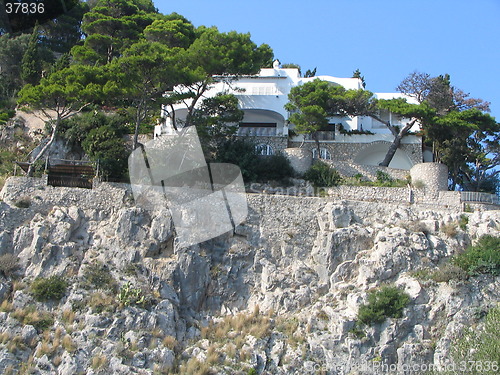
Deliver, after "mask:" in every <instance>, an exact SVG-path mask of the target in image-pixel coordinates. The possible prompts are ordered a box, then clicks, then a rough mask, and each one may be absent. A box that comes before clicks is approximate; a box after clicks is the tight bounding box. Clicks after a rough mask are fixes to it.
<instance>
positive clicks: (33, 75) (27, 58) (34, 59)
mask: <svg viewBox="0 0 500 375" xmlns="http://www.w3.org/2000/svg"><path fill="white" fill-rule="evenodd" d="M41 72H42V67H41V64H40V56H39V51H38V25H36V26H35V27H34V28H33V33H32V34H31V38H30V41H29V43H28V48H27V49H26V51H25V52H24V55H23V59H22V62H21V79H22V80H23V82H24V83H25V84H26V83H31V84H32V85H37V84H38V83H39V82H40V78H41Z"/></svg>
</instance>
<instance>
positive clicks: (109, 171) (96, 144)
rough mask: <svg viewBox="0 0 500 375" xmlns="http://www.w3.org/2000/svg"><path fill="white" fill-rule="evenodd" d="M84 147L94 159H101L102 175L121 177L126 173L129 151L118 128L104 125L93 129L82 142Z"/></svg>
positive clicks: (100, 168)
mask: <svg viewBox="0 0 500 375" xmlns="http://www.w3.org/2000/svg"><path fill="white" fill-rule="evenodd" d="M82 148H83V150H84V151H85V153H86V154H87V155H89V156H90V158H91V159H92V160H95V161H97V160H98V161H99V170H100V173H101V174H102V176H104V177H113V178H121V177H123V176H125V175H126V173H127V168H128V152H127V150H126V148H125V142H124V141H123V139H122V138H121V137H120V135H119V133H118V132H117V130H116V129H114V128H112V127H111V126H109V125H104V126H101V127H99V128H97V129H93V130H91V131H90V132H89V134H88V135H87V137H86V138H85V140H84V141H83V142H82Z"/></svg>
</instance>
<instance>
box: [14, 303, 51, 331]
mask: <svg viewBox="0 0 500 375" xmlns="http://www.w3.org/2000/svg"><path fill="white" fill-rule="evenodd" d="M12 317H13V318H14V319H17V320H19V321H20V322H21V324H24V325H32V326H34V327H35V328H36V329H37V330H38V331H44V330H46V329H47V328H49V327H51V326H52V325H53V324H54V319H53V318H52V315H51V314H49V313H48V312H45V311H38V310H36V309H35V307H34V306H28V307H27V308H24V309H16V310H15V311H14V312H13V313H12Z"/></svg>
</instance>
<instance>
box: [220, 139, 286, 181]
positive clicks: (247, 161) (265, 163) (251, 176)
mask: <svg viewBox="0 0 500 375" xmlns="http://www.w3.org/2000/svg"><path fill="white" fill-rule="evenodd" d="M215 160H216V161H217V162H220V163H231V164H236V165H237V166H239V167H240V169H241V173H242V176H243V179H244V181H245V182H247V183H249V182H255V181H258V182H269V181H277V182H281V183H286V180H287V179H288V178H290V177H293V175H294V171H293V168H292V166H291V165H290V162H289V161H288V159H287V158H286V157H285V156H283V155H271V156H259V155H257V153H256V151H255V144H254V143H253V142H251V141H249V140H247V139H238V138H237V139H234V138H233V139H229V140H227V141H225V142H222V143H221V144H220V146H219V147H218V149H217V151H216V158H215Z"/></svg>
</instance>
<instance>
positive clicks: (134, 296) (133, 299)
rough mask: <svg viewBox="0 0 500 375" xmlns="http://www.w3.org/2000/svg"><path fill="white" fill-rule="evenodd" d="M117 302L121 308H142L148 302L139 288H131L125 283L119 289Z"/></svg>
mask: <svg viewBox="0 0 500 375" xmlns="http://www.w3.org/2000/svg"><path fill="white" fill-rule="evenodd" d="M118 302H119V303H120V304H121V305H122V306H134V305H135V306H142V307H144V306H145V305H146V303H147V302H148V301H147V298H146V296H145V295H144V292H143V291H142V289H141V288H133V287H132V284H131V283H130V282H127V283H126V284H125V285H123V286H122V287H121V288H120V292H119V293H118Z"/></svg>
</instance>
